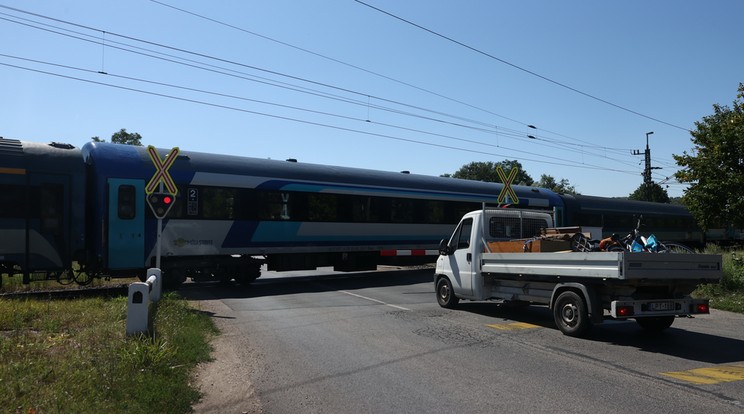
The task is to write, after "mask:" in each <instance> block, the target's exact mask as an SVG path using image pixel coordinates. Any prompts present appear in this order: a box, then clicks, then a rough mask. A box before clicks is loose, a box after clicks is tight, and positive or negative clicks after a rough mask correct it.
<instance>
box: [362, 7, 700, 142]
mask: <svg viewBox="0 0 744 414" xmlns="http://www.w3.org/2000/svg"><path fill="white" fill-rule="evenodd" d="M354 1H356V2H357V3H359V4H361V5H363V6H367V7H369V8H370V9H372V10H375V11H378V12H380V13H382V14H385V15H387V16H390V17H392V18H394V19H396V20H399V21H401V22H403V23H406V24H409V25H411V26H413V27H416V28H418V29H420V30H423V31H425V32H428V33H430V34H432V35H434V36H437V37H440V38H442V39H444V40H447V41H448V42H452V43H454V44H456V45H459V46H462V47H464V48H466V49H468V50H471V51H473V52H475V53H478V54H480V55H483V56H486V57H488V58H490V59H493V60H495V61H498V62H501V63H503V64H505V65H507V66H510V67H512V68H514V69H517V70H520V71H522V72H525V73H527V74H530V75H532V76H535V77H537V78H540V79H542V80H544V81H547V82H550V83H552V84H554V85H557V86H560V87H561V88H565V89H568V90H570V91H572V92H575V93H578V94H580V95H583V96H586V97H587V98H590V99H594V100H595V101H598V102H602V103H604V104H606V105H610V106H613V107H615V108H617V109H620V110H623V111H625V112H629V113H631V114H634V115H638V116H640V117H643V118H646V119H650V120H652V121H655V122H658V123H661V124H664V125H667V126H670V127H673V128H677V129H681V130H683V131H689V129H688V128H684V127H681V126H679V125H674V124H672V123H669V122H666V121H662V120H660V119H658V118H654V117H652V116H649V115H645V114H642V113H640V112H638V111H634V110H632V109H630V108H627V107H624V106H621V105H618V104H616V103H612V102H610V101H608V100H606V99H602V98H599V97H597V96H595V95H592V94H590V93H587V92H583V91H581V90H579V89H576V88H574V87H572V86H569V85H566V84H565V83H561V82H558V81H556V80H553V79H551V78H548V77H547V76H543V75H540V74H539V73H537V72H534V71H531V70H529V69H526V68H523V67H521V66H519V65H516V64H514V63H511V62H509V61H507V60H504V59H501V58H499V57H497V56H495V55H492V54H490V53H488V52H484V51H483V50H480V49H477V48H475V47H473V46H470V45H468V44H466V43H463V42H460V41H459V40H455V39H453V38H451V37H448V36H445V35H443V34H441V33H439V32H436V31H434V30H431V29H429V28H426V27H424V26H421V25H420V24H417V23H414V22H412V21H410V20H406V19H404V18H402V17H400V16H397V15H395V14H392V13H390V12H388V11H385V10H383V9H380V8H378V7H375V6H372V5H370V4H368V3H365V2H363V1H361V0H354Z"/></svg>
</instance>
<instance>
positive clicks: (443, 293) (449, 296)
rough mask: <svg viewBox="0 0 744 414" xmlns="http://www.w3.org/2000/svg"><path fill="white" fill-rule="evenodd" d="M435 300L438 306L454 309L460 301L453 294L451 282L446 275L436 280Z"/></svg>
mask: <svg viewBox="0 0 744 414" xmlns="http://www.w3.org/2000/svg"><path fill="white" fill-rule="evenodd" d="M437 302H439V306H441V307H443V308H447V309H455V308H456V307H457V304H458V303H460V298H458V297H457V296H455V292H454V291H453V290H452V282H450V280H449V279H447V278H446V277H440V278H439V280H437Z"/></svg>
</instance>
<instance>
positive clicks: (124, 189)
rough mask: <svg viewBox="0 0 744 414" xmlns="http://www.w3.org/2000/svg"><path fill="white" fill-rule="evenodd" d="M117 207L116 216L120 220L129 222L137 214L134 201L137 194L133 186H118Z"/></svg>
mask: <svg viewBox="0 0 744 414" xmlns="http://www.w3.org/2000/svg"><path fill="white" fill-rule="evenodd" d="M118 192H119V194H118V195H119V205H118V207H117V209H116V210H117V215H118V217H119V219H121V220H131V219H133V218H134V217H135V215H136V214H137V209H136V206H137V204H136V201H137V193H136V191H135V189H134V186H133V185H120V186H119V190H118Z"/></svg>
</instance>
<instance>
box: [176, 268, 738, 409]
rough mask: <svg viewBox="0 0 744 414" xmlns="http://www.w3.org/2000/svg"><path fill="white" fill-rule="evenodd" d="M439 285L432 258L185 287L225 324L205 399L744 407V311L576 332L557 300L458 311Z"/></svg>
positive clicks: (212, 404) (422, 405)
mask: <svg viewBox="0 0 744 414" xmlns="http://www.w3.org/2000/svg"><path fill="white" fill-rule="evenodd" d="M433 290H434V287H433V283H432V271H431V270H426V271H424V270H417V271H390V272H375V273H366V274H356V275H354V276H353V277H344V278H335V277H330V278H328V277H318V276H312V277H289V278H287V277H279V278H277V277H274V278H272V277H268V278H266V279H263V278H262V279H259V280H258V281H257V282H256V283H255V284H254V285H252V286H251V287H250V288H248V289H245V290H241V289H237V288H230V287H224V286H210V287H206V286H205V287H199V288H195V287H190V288H188V289H184V295H185V296H187V297H188V298H190V299H194V300H199V301H202V302H200V303H202V304H203V306H204V307H203V309H205V311H209V312H210V313H211V314H212V315H213V317H214V318H215V321H217V322H218V325H219V326H220V328H221V329H222V332H223V333H222V335H221V337H220V338H219V344H220V345H219V352H218V355H217V360H216V361H215V364H217V366H218V368H215V367H213V369H211V371H213V372H212V373H211V374H210V375H211V376H212V377H213V378H212V379H208V380H207V384H206V385H205V386H203V389H204V392H205V393H206V394H207V395H206V396H205V403H204V404H201V405H200V406H197V407H195V408H196V410H197V412H238V413H240V412H253V411H261V412H265V413H313V412H319V413H320V412H322V413H393V412H394V413H406V412H410V413H423V412H426V413H452V412H468V413H478V412H484V413H485V412H487V413H494V412H511V413H520V412H524V413H541V412H545V413H547V412H550V413H555V412H570V413H615V412H629V413H640V412H643V413H669V412H679V413H716V414H717V413H742V412H744V315H738V314H733V313H728V312H720V311H715V310H714V311H713V313H712V314H711V315H705V316H700V317H697V318H694V319H687V318H678V319H677V320H676V321H675V323H674V325H673V326H672V328H670V329H668V330H667V331H665V332H663V333H661V334H659V335H655V336H652V335H647V334H644V333H643V332H642V331H641V330H640V328H639V327H638V326H637V325H636V323H635V322H633V321H623V322H620V321H611V322H609V323H605V324H602V325H599V326H595V327H594V329H593V330H592V332H591V334H590V335H589V337H588V338H583V339H577V338H571V337H567V336H564V335H563V334H561V332H560V331H558V329H557V328H556V327H555V326H554V324H553V322H552V317H551V314H550V312H549V310H548V309H547V308H544V307H519V308H514V307H507V306H503V305H500V304H497V303H472V302H464V303H461V306H460V308H459V309H457V310H447V309H443V308H440V307H439V306H438V305H437V302H436V299H435V297H434V292H433ZM220 363H221V364H220ZM205 375H206V374H205ZM215 378H217V379H215Z"/></svg>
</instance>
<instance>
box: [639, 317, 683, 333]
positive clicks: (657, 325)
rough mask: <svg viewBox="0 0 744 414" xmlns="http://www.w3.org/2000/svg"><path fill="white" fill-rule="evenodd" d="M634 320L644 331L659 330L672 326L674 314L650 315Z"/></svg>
mask: <svg viewBox="0 0 744 414" xmlns="http://www.w3.org/2000/svg"><path fill="white" fill-rule="evenodd" d="M636 322H638V325H640V326H641V328H643V329H644V330H645V331H648V332H661V331H663V330H664V329H666V328H668V327H670V326H672V324H673V323H674V316H652V317H648V318H636Z"/></svg>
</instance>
